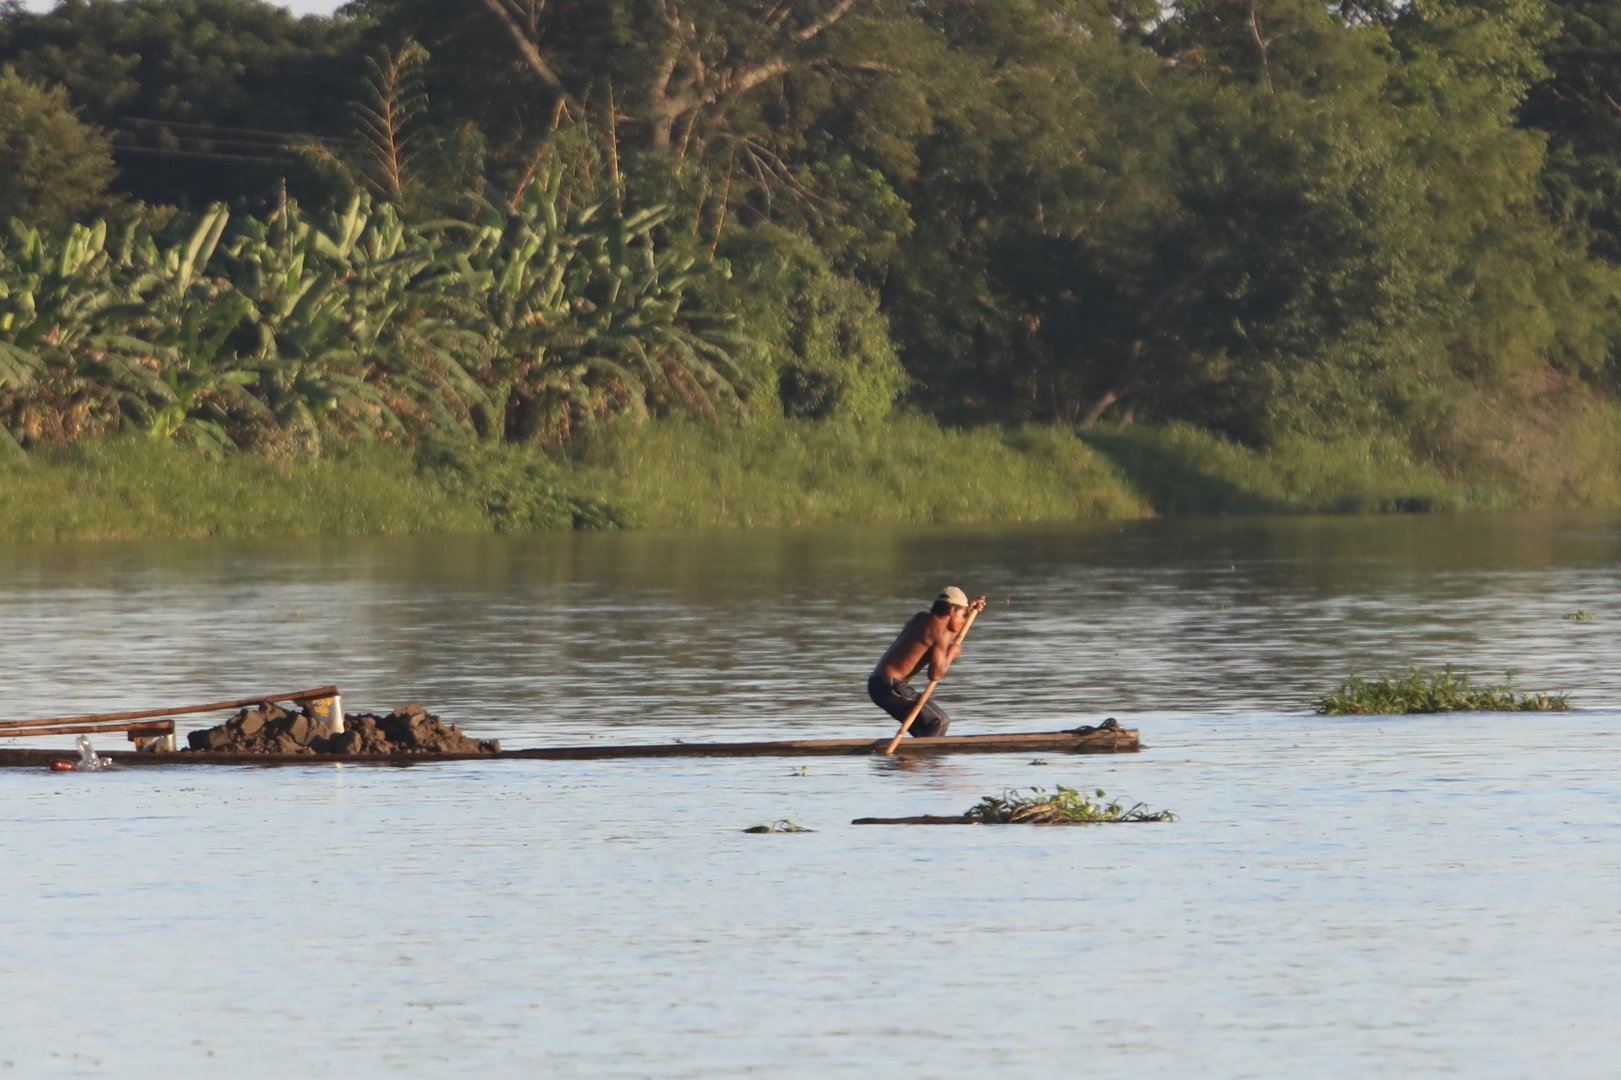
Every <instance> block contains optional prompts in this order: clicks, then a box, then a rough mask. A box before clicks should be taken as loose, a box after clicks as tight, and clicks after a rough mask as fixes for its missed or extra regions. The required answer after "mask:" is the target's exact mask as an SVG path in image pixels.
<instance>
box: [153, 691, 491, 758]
mask: <svg viewBox="0 0 1621 1080" xmlns="http://www.w3.org/2000/svg"><path fill="white" fill-rule="evenodd" d="M343 727H344V730H343V731H340V732H338V733H337V734H336V735H328V734H327V733H326V723H325V722H324V721H323V720H319V719H316V718H315V717H313V716H311V715H310V713H309V712H308V711H306V710H304V709H294V710H288V709H284V708H282V707H281V706H279V705H272V704H269V703H266V704H263V705H257V706H254V707H252V708H248V709H243V710H242V711H241V712H239V713H237V714H236V715H235V716H233V717H231V718H230V719H229V720H227V721H225V723H223V724H220V725H219V726H218V727H211V728H205V729H204V730H202V731H193V732H191V733H190V734H189V735H187V736H186V743H187V748H186V749H187V750H195V751H200V752H205V753H217V754H412V755H426V754H494V753H496V752H498V751H499V750H500V749H501V743H500V742H499V741H498V740H496V739H472V738H469V737H467V736H466V735H463V734H462V733H461V731H460V730H459V729H458V728H457V727H456V725H454V724H450V725H446V724H445V723H444V722H443V721H441V720H440V719H439V718H438V717H437V716H434V715H433V714H432V713H430V712H428V711H427V710H426V709H424V708H423V707H422V706H421V705H406V706H405V707H403V708H399V709H395V710H394V711H393V712H391V713H389V714H388V715H386V716H379V715H377V714H375V713H348V714H345V716H344V718H343ZM182 752H185V751H182Z"/></svg>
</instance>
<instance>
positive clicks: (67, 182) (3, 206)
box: [0, 68, 114, 227]
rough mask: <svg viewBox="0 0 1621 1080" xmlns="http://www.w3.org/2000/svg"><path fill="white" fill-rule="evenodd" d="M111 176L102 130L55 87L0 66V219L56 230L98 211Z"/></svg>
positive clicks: (59, 88) (106, 142)
mask: <svg viewBox="0 0 1621 1080" xmlns="http://www.w3.org/2000/svg"><path fill="white" fill-rule="evenodd" d="M113 173H114V168H113V158H112V150H111V147H110V145H109V143H108V139H107V136H106V133H105V132H102V131H99V130H97V129H95V128H93V127H91V126H90V125H88V124H85V123H84V122H82V121H81V120H80V119H79V117H78V115H77V114H76V113H75V112H74V111H73V108H72V106H71V105H70V104H69V103H68V97H67V92H66V91H64V90H63V89H62V88H61V87H45V86H40V85H38V84H37V83H34V82H31V81H29V80H27V79H24V78H23V77H22V76H20V75H18V74H17V73H16V72H15V71H14V70H12V69H10V68H0V221H4V220H6V219H7V218H13V217H15V218H21V219H22V220H24V221H27V222H29V223H30V224H34V225H43V226H47V227H50V226H56V225H60V224H64V223H66V222H69V221H73V220H76V219H78V218H80V217H82V216H85V215H87V214H91V213H94V212H96V211H98V210H101V209H103V208H104V207H105V206H106V205H107V201H108V200H107V196H106V192H107V187H108V185H109V184H110V183H111V182H112V178H113Z"/></svg>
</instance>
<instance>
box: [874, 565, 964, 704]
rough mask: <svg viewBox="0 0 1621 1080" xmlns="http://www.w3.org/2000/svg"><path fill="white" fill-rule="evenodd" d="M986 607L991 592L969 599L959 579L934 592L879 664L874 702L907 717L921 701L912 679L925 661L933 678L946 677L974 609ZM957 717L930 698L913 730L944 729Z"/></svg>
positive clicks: (932, 679)
mask: <svg viewBox="0 0 1621 1080" xmlns="http://www.w3.org/2000/svg"><path fill="white" fill-rule="evenodd" d="M983 610H985V597H983V596H976V597H974V598H973V599H972V600H970V599H968V596H967V594H966V593H964V592H963V591H962V590H961V589H959V588H957V586H955V585H948V586H946V588H945V589H943V590H941V592H940V595H939V596H937V597H935V598H934V606H932V607H931V608H929V610H928V611H920V612H918V613H917V614H916V615H913V616H912V617H911V618H910V619H908V620H906V625H905V626H904V627H902V628H901V632H900V636H899V637H897V638H896V639H895V641H894V643H893V644H891V645H890V646H889V648H888V649H886V650H884V655H883V656H881V657H879V659H878V666H877V667H875V668H873V669H872V675H871V676H869V677H868V679H867V694H868V696H869V697H871V698H872V700H873V703H874V704H876V705H877V706H878V707H879V708H880V709H883V710H884V711H885V712H887V713H888V714H889V715H891V716H893V717H894V718H895V719H897V720H899V721H901V722H902V723H905V722H906V718H907V717H908V716H910V715H911V713H912V707H913V706H914V705H916V704H917V699H918V692H917V691H916V690H915V689H913V688H912V686H911V684H910V683H909V682H908V680H909V679H911V677H912V676H913V675H916V674H917V673H918V672H919V671H921V670H923V668H924V667H927V668H928V669H929V682H930V683H934V682H937V681H939V680H940V679H943V678H945V675H946V672H947V671H948V670H950V668H951V662H952V661H953V660H955V659H957V654H958V653H960V652H961V651H962V635H963V632H964V631H965V630H966V628H967V626H968V622H969V616H970V615H971V614H974V613H977V612H980V611H983ZM950 725H951V718H950V717H949V716H947V715H946V714H945V711H944V710H942V709H941V708H940V707H939V706H938V705H936V704H935V703H934V702H933V701H926V702H924V704H923V708H922V710H921V711H920V712H919V713H918V715H917V719H915V720H913V721H912V726H911V728H910V729H908V730H910V732H911V733H912V734H913V735H919V736H927V735H944V734H945V733H946V728H947V727H949V726H950Z"/></svg>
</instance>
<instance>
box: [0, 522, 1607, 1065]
mask: <svg viewBox="0 0 1621 1080" xmlns="http://www.w3.org/2000/svg"><path fill="white" fill-rule="evenodd" d="M947 583H955V584H960V585H962V586H963V587H964V588H966V589H967V590H968V591H969V592H970V593H971V594H972V593H975V592H984V593H986V594H988V595H989V597H990V599H991V604H990V607H989V608H988V610H987V611H986V612H985V614H984V615H982V616H981V617H980V619H979V621H978V622H976V624H975V626H974V631H973V634H972V636H971V638H970V640H969V643H968V647H967V649H966V650H965V652H964V654H963V657H962V659H961V660H960V661H959V662H958V664H957V665H956V666H955V667H954V668H953V670H952V674H951V677H950V678H948V679H947V680H945V681H944V682H943V683H941V686H940V689H939V691H938V696H939V699H940V701H941V703H942V704H943V705H945V706H946V707H947V708H948V709H949V710H950V711H951V712H952V714H953V716H954V717H955V724H954V728H953V730H954V732H958V733H967V732H974V731H1033V730H1051V729H1056V728H1059V727H1068V726H1074V725H1075V724H1077V723H1094V722H1097V721H1098V720H1101V719H1102V718H1103V717H1105V716H1115V717H1117V718H1119V719H1120V720H1121V721H1122V722H1123V723H1125V724H1126V725H1127V726H1132V727H1137V728H1139V729H1140V730H1141V732H1142V740H1143V749H1142V751H1141V752H1140V753H1138V754H1131V755H1120V756H1113V757H1093V756H1080V757H1070V756H1065V755H1046V756H1036V757H1032V756H1029V755H986V756H978V755H974V756H963V757H952V758H944V759H940V760H932V761H921V762H917V763H912V764H906V763H905V762H904V761H900V760H895V759H889V760H879V759H869V758H852V759H821V758H818V759H809V760H805V761H798V760H792V759H714V760H703V759H692V760H627V761H596V762H543V761H535V762H530V761H504V762H484V763H477V762H474V763H457V764H440V765H429V766H424V767H418V768H409V769H394V768H365V767H359V768H357V767H336V766H330V765H328V766H312V767H308V768H304V767H296V768H285V769H260V768H228V767H219V768H209V769H179V768H177V769H123V770H117V769H115V770H111V771H108V772H105V773H67V774H62V773H50V772H47V771H45V770H34V769H27V770H20V769H9V770H0V813H3V814H4V818H5V821H6V823H7V825H6V843H5V847H4V852H3V854H0V860H3V861H0V911H4V912H5V914H6V919H7V927H6V933H5V936H4V939H3V944H0V985H3V986H4V987H5V988H6V990H7V995H6V1008H5V1018H4V1020H0V1076H4V1075H16V1076H19V1077H24V1076H26V1077H36V1076H158V1075H162V1076H168V1077H217V1076H220V1075H231V1076H233V1077H236V1078H245V1077H285V1076H291V1075H301V1076H340V1075H341V1076H355V1075H399V1076H425V1077H426V1076H432V1077H443V1076H447V1075H473V1074H475V1071H476V1073H478V1074H484V1075H497V1076H581V1077H587V1076H588V1077H644V1076H645V1077H693V1078H710V1077H733V1076H771V1077H840V1076H851V1077H856V1076H859V1077H863V1078H866V1077H871V1076H875V1075H883V1076H904V1077H965V1078H966V1077H982V1076H988V1075H996V1074H997V1073H999V1072H1002V1071H1009V1070H1021V1071H1037V1070H1039V1071H1042V1072H1047V1073H1052V1072H1058V1071H1065V1072H1072V1073H1080V1074H1083V1075H1098V1076H1105V1075H1108V1076H1130V1077H1186V1076H1189V1075H1212V1076H1233V1077H1240V1076H1257V1077H1296V1076H1302V1075H1313V1076H1323V1077H1339V1076H1345V1077H1353V1076H1355V1077H1363V1076H1366V1075H1368V1074H1369V1072H1370V1071H1371V1070H1377V1071H1378V1072H1380V1073H1394V1074H1398V1075H1412V1076H1417V1075H1422V1076H1431V1075H1459V1076H1468V1077H1520V1076H1533V1075H1536V1076H1542V1075H1549V1074H1553V1075H1562V1076H1594V1077H1598V1076H1608V1075H1612V1074H1613V1071H1614V1064H1613V1063H1614V1061H1615V1060H1616V1059H1617V1058H1618V1056H1621V1026H1618V1025H1617V1024H1615V1022H1614V1015H1615V1012H1616V1008H1617V1006H1618V1005H1621V954H1618V949H1617V946H1616V944H1615V943H1616V941H1617V940H1618V939H1621V757H1618V753H1621V741H1618V738H1617V734H1616V732H1617V731H1618V730H1621V671H1618V665H1617V650H1616V647H1615V640H1616V637H1615V627H1616V624H1617V622H1618V620H1621V605H1618V603H1617V597H1618V595H1621V517H1617V516H1615V515H1584V514H1563V515H1466V516H1442V515H1436V516H1422V517H1381V518H1368V519H1360V518H1310V519H1301V518H1294V519H1283V518H1280V519H1243V520H1231V521H1201V522H1186V521H1184V522H1146V523H1132V524H1105V525H1084V526H1065V527H1043V528H1022V529H1016V530H1015V529H993V528H981V529H929V530H881V529H837V530H799V531H783V532H731V533H728V532H717V533H705V534H662V533H650V532H642V533H626V534H619V535H615V534H583V535H565V536H538V537H505V538H489V537H448V538H447V537H439V538H414V539H400V540H387V541H381V540H344V541H298V542H285V543H271V542H265V543H257V544H241V543H165V544H97V545H58V546H49V547H38V548H17V547H13V548H4V549H0V656H3V657H4V665H3V668H0V670H3V672H4V682H3V684H0V685H3V688H4V689H3V698H0V718H7V719H15V718H25V717H27V718H32V717H48V716H63V715H71V714H77V713H88V712H97V711H111V710H117V709H127V708H140V707H147V706H152V705H165V704H180V703H185V702H190V701H207V700H216V699H224V698H232V697H239V696H247V695H250V694H253V693H256V692H261V691H272V690H276V691H281V690H293V689H299V688H303V687H311V686H318V685H322V684H325V683H328V682H331V683H336V684H338V685H339V686H340V687H341V688H342V691H343V695H344V702H345V705H346V707H347V708H348V709H349V711H351V712H352V711H356V710H359V709H368V710H372V709H386V708H390V707H392V706H395V705H402V704H406V703H409V702H413V701H414V702H420V703H422V704H424V705H426V706H427V707H428V708H429V709H430V710H431V711H433V712H434V713H436V714H437V715H439V716H440V717H442V718H443V719H444V720H446V721H447V722H453V723H456V724H458V725H459V726H460V727H461V728H462V729H463V730H464V731H467V732H468V733H469V734H472V735H475V736H478V737H481V738H499V739H501V740H502V743H503V745H504V746H506V747H508V748H517V747H523V746H540V745H558V744H577V743H581V742H587V741H592V740H603V741H614V742H649V741H657V742H662V741H673V740H678V739H684V740H700V739H744V738H786V737H838V736H850V735H861V736H869V737H875V738H876V737H878V736H881V735H885V734H888V733H890V732H891V731H892V730H893V724H892V722H890V721H889V720H888V719H887V718H886V717H884V716H883V715H882V714H880V713H878V712H877V711H876V710H875V709H874V708H873V707H872V706H871V705H870V704H869V703H868V702H867V701H866V700H865V696H864V689H863V683H864V679H865V675H866V673H867V671H868V670H869V669H870V667H871V665H872V663H873V661H874V660H875V659H876V657H877V655H878V654H879V652H881V651H882V649H883V647H884V646H885V645H886V644H887V643H888V641H889V639H890V638H891V637H892V636H893V634H894V632H895V631H896V629H897V628H898V627H899V626H900V624H901V622H902V621H904V619H905V618H906V617H907V616H908V615H909V614H910V613H911V612H912V611H914V610H916V609H917V608H918V607H919V606H920V605H923V604H925V603H926V602H927V600H928V599H929V598H930V597H932V596H933V594H934V593H935V592H937V591H938V590H939V589H940V587H941V586H943V585H945V584H947ZM1578 614H1580V615H1581V616H1582V617H1580V618H1578V617H1577V616H1578ZM1449 663H1450V664H1453V665H1454V666H1455V667H1456V668H1458V669H1459V670H1461V671H1466V672H1468V673H1469V674H1470V675H1471V677H1472V678H1474V679H1475V680H1476V681H1478V682H1500V681H1502V678H1503V676H1504V674H1505V672H1512V679H1513V685H1514V687H1515V688H1516V689H1519V690H1522V691H1539V690H1540V691H1548V692H1560V693H1568V694H1569V695H1570V699H1571V703H1572V705H1573V706H1574V708H1573V711H1571V712H1568V713H1563V714H1542V715H1539V714H1512V715H1511V714H1491V715H1479V714H1474V715H1464V714H1453V715H1445V716H1413V717H1378V718H1360V719H1343V718H1330V717H1320V716H1317V715H1315V714H1314V712H1313V703H1314V701H1315V699H1316V698H1317V697H1318V696H1320V695H1321V694H1324V693H1326V692H1328V691H1330V690H1332V689H1333V688H1334V687H1335V686H1337V685H1338V683H1339V682H1340V681H1341V680H1342V679H1344V678H1345V677H1346V676H1348V675H1353V674H1356V675H1376V674H1390V675H1401V674H1404V673H1405V672H1406V671H1407V670H1408V669H1409V668H1411V667H1413V666H1418V667H1422V668H1425V669H1427V670H1428V669H1436V668H1439V667H1441V666H1443V665H1445V664H1449ZM219 719H223V717H209V718H206V723H214V722H218V720H219ZM185 723H186V722H183V725H182V726H183V729H184V727H185ZM193 726H205V721H203V720H199V721H196V722H194V724H193ZM66 742H67V740H66V739H63V740H61V744H65V743H66ZM0 745H12V744H10V743H6V744H0ZM46 745H49V743H46ZM100 748H102V749H109V748H112V744H111V743H110V742H109V743H106V744H104V745H102V746H101V747H100ZM1056 785H1064V786H1069V787H1079V788H1102V789H1104V790H1106V791H1107V792H1108V794H1109V795H1110V796H1111V797H1118V798H1121V799H1123V800H1125V801H1127V802H1128V803H1135V802H1143V803H1146V804H1147V805H1148V807H1149V808H1150V809H1154V810H1160V809H1166V810H1171V811H1173V812H1174V813H1175V814H1176V815H1177V816H1178V819H1177V820H1176V821H1175V822H1173V823H1169V824H1156V825H1112V826H1094V827H1086V828H975V827H959V828H950V827H942V828H920V827H886V826H854V825H851V824H850V821H851V819H852V818H856V817H863V816H904V815H911V814H955V813H961V812H962V811H964V810H966V809H968V808H969V807H970V806H972V805H974V804H975V803H977V802H978V801H979V799H980V798H981V797H982V796H985V795H992V794H1001V793H1002V792H1004V791H1005V790H1008V789H1016V790H1024V789H1028V788H1030V787H1044V788H1048V789H1050V788H1051V787H1053V786H1056ZM781 821H790V822H793V823H794V824H796V825H798V826H801V827H803V828H804V829H806V830H809V831H805V832H797V833H774V834H767V835H759V834H750V833H746V832H745V831H744V830H745V829H747V828H749V827H751V826H755V825H762V824H772V823H774V822H781Z"/></svg>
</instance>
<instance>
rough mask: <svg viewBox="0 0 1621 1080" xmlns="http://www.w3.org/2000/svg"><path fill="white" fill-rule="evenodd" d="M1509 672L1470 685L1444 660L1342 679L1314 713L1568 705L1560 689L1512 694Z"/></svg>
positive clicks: (1530, 709) (1534, 708)
mask: <svg viewBox="0 0 1621 1080" xmlns="http://www.w3.org/2000/svg"><path fill="white" fill-rule="evenodd" d="M1512 682H1513V673H1512V672H1506V673H1504V676H1503V683H1502V685H1500V686H1475V685H1473V684H1472V683H1470V681H1469V675H1468V673H1467V672H1454V671H1453V670H1452V665H1451V664H1448V665H1447V666H1446V669H1445V670H1444V671H1441V672H1432V673H1428V674H1427V673H1425V672H1423V671H1420V670H1419V669H1418V668H1416V667H1415V668H1413V669H1412V670H1411V671H1409V672H1408V673H1407V675H1406V676H1404V677H1402V678H1400V679H1392V678H1390V677H1388V676H1383V675H1382V676H1380V677H1379V678H1377V679H1362V678H1357V677H1355V676H1353V677H1351V678H1349V679H1346V680H1345V681H1344V682H1343V683H1341V684H1340V686H1339V688H1338V689H1337V690H1335V691H1334V692H1333V693H1331V694H1328V695H1326V696H1324V697H1322V698H1319V699H1318V701H1317V712H1318V713H1319V714H1324V715H1328V716H1382V715H1397V714H1402V713H1438V712H1564V711H1565V710H1566V709H1568V708H1569V707H1570V706H1569V704H1568V702H1567V701H1566V700H1565V695H1563V694H1543V693H1537V694H1519V695H1516V694H1515V693H1514V690H1513V687H1512V686H1511V685H1510V684H1511V683H1512Z"/></svg>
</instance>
